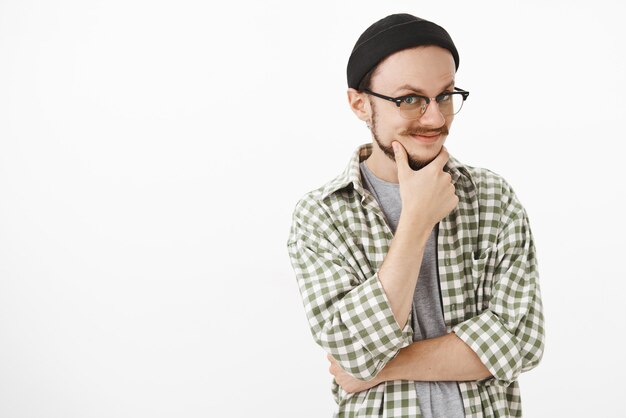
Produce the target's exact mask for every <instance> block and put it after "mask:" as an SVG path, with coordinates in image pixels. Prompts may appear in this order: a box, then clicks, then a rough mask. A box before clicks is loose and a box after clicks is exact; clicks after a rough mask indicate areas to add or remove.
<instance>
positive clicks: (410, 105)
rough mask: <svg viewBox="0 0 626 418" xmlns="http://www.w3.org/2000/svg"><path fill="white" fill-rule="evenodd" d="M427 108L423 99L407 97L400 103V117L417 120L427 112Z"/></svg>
mask: <svg viewBox="0 0 626 418" xmlns="http://www.w3.org/2000/svg"><path fill="white" fill-rule="evenodd" d="M426 106H428V104H427V103H426V99H424V98H422V97H419V96H409V97H405V98H404V100H403V101H402V102H401V103H400V115H401V116H402V117H404V118H406V119H417V118H419V117H420V116H422V114H423V113H424V112H425V111H426Z"/></svg>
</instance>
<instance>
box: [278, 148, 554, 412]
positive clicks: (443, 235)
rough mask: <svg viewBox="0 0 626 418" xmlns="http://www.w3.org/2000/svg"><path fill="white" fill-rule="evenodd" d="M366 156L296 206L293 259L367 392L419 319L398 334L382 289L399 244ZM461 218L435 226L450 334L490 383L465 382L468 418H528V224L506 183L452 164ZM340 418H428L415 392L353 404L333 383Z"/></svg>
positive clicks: (387, 386) (321, 337)
mask: <svg viewBox="0 0 626 418" xmlns="http://www.w3.org/2000/svg"><path fill="white" fill-rule="evenodd" d="M371 152H372V144H371V143H369V144H363V145H360V146H359V147H358V148H357V149H356V151H355V152H354V153H353V156H352V158H351V160H350V162H349V164H348V165H347V167H346V169H345V170H344V172H343V173H342V174H340V175H339V176H337V177H336V178H335V179H334V180H332V181H330V182H329V183H327V184H325V185H324V186H322V187H320V188H318V189H316V190H313V191H311V192H309V193H306V194H305V195H304V196H303V197H302V198H301V199H300V200H299V201H298V203H297V204H296V207H295V210H294V212H293V221H292V226H291V229H290V231H289V237H288V241H287V248H288V252H289V256H290V259H291V264H292V266H293V268H294V271H295V275H296V279H297V284H298V288H299V291H300V295H301V296H302V301H303V304H304V310H305V312H306V317H307V319H308V323H309V326H310V330H311V333H312V335H313V338H314V340H315V342H316V343H317V344H318V345H320V346H321V347H322V348H323V349H324V350H325V351H326V352H327V353H329V354H331V355H332V356H333V357H334V358H335V359H336V360H337V362H338V363H339V365H340V366H341V367H342V368H343V369H344V370H345V371H346V372H348V373H349V374H350V375H352V376H354V377H356V378H358V379H361V380H371V379H373V378H374V377H375V376H376V375H377V374H378V373H379V372H380V371H381V369H383V368H384V367H385V365H386V364H387V362H389V361H390V360H391V359H393V358H394V357H395V356H396V355H397V354H398V352H399V350H400V349H401V348H403V347H406V346H408V345H410V344H412V343H413V341H412V337H413V330H412V328H411V325H410V324H411V315H412V313H410V314H409V315H410V316H409V319H408V321H407V323H406V325H405V326H404V328H400V327H399V325H398V323H397V322H396V320H395V318H394V315H393V312H392V310H391V306H390V304H389V300H388V299H387V296H386V295H385V292H384V290H383V288H382V285H381V282H380V280H379V278H378V270H379V268H380V266H381V264H382V262H383V260H384V258H385V255H386V254H387V251H388V249H389V245H390V242H391V240H392V238H393V233H392V231H391V230H390V228H389V226H388V225H387V223H386V222H385V218H384V215H383V212H382V210H381V208H380V206H379V205H378V202H377V201H376V199H375V198H374V197H373V195H372V194H371V193H370V192H369V191H367V190H366V189H364V187H363V184H362V182H361V175H360V170H359V163H360V162H361V161H363V160H365V159H366V158H367V157H368V156H369V155H370V154H371ZM444 171H447V172H449V173H450V174H451V176H452V181H453V183H454V186H455V188H456V194H457V196H458V197H459V203H458V206H457V207H456V208H455V209H454V210H453V211H452V212H451V213H450V214H448V215H447V216H446V217H445V218H444V219H442V220H441V221H440V223H439V234H438V237H437V257H438V272H439V277H440V286H441V297H442V303H443V314H444V321H445V324H446V329H447V331H448V332H454V333H455V334H456V335H457V336H458V337H459V338H460V339H461V340H463V341H464V342H465V343H466V344H467V345H468V346H469V347H470V348H471V349H472V350H473V351H475V352H476V354H477V355H478V357H479V358H480V360H481V361H482V362H483V363H484V365H485V366H486V367H487V369H489V371H490V372H491V374H492V375H493V376H491V377H489V378H487V379H482V380H478V381H459V382H458V384H459V388H460V390H461V395H462V398H463V405H464V410H465V416H466V417H467V418H495V417H521V416H522V405H521V396H520V389H519V384H518V381H517V378H518V376H519V375H520V373H522V372H525V371H528V370H530V369H532V368H534V367H535V366H537V364H538V363H539V362H540V360H541V358H542V355H543V350H544V339H545V333H544V318H543V312H542V302H541V294H540V289H539V276H538V272H537V259H536V254H535V246H534V243H533V236H532V233H531V230H530V225H529V220H528V215H527V213H526V211H525V209H524V208H523V207H522V205H521V204H520V202H519V200H518V198H517V197H516V195H515V193H514V191H513V189H512V188H511V186H510V185H509V184H508V183H507V182H506V181H505V180H504V179H503V178H502V177H500V176H499V175H497V174H495V173H494V172H492V171H490V170H487V169H484V168H476V167H471V166H467V165H464V164H462V163H460V162H459V161H458V160H457V159H455V158H454V157H452V156H450V157H449V160H448V162H447V163H446V165H445V167H444ZM332 394H333V397H334V399H335V402H336V403H337V405H338V410H337V411H336V413H335V414H334V417H335V418H337V417H363V418H365V417H389V418H391V417H398V418H399V417H422V414H421V410H420V406H419V402H418V399H417V393H416V389H415V384H414V382H413V381H407V380H394V381H387V382H384V383H381V384H379V385H377V386H374V387H372V388H370V389H368V390H365V391H362V392H356V393H348V392H346V391H344V390H343V389H342V388H341V387H340V386H339V385H338V384H337V382H336V381H335V380H334V379H333V381H332Z"/></svg>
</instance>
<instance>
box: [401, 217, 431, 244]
mask: <svg viewBox="0 0 626 418" xmlns="http://www.w3.org/2000/svg"><path fill="white" fill-rule="evenodd" d="M434 227H435V225H431V224H429V223H426V222H424V220H423V219H422V218H421V217H420V216H416V215H414V214H413V213H412V212H405V211H403V212H400V219H399V220H398V227H397V229H396V234H397V233H400V234H404V235H405V236H410V237H411V239H412V240H414V241H415V242H416V243H417V244H418V245H420V246H423V245H425V244H426V241H428V237H429V236H430V233H431V232H432V230H433V228H434Z"/></svg>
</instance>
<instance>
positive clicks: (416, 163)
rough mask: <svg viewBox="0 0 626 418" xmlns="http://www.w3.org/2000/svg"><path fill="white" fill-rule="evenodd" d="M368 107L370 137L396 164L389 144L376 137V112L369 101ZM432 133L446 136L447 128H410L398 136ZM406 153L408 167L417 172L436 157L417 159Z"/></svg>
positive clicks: (394, 155)
mask: <svg viewBox="0 0 626 418" xmlns="http://www.w3.org/2000/svg"><path fill="white" fill-rule="evenodd" d="M370 105H371V107H372V123H371V127H370V129H371V131H372V136H373V137H374V141H376V143H377V144H378V147H379V148H380V149H381V150H382V152H383V153H384V154H385V155H386V156H387V157H388V158H389V159H390V160H391V161H393V162H394V163H395V162H396V154H395V153H394V151H393V147H392V146H391V142H390V143H389V145H385V144H383V143H382V142H381V141H380V138H379V136H378V132H377V130H376V119H377V118H376V110H375V109H374V103H373V102H372V101H371V100H370ZM434 133H439V134H441V135H448V127H447V126H446V125H443V126H442V127H441V128H438V129H424V128H412V129H405V130H404V131H402V132H400V135H405V136H410V135H423V134H426V135H432V134H434ZM411 140H413V138H411ZM406 153H407V161H408V163H409V167H411V169H412V170H414V171H417V170H421V169H422V168H424V167H426V166H427V165H428V164H430V162H431V161H433V160H434V159H435V158H436V157H437V156H436V155H435V156H434V157H433V158H431V159H419V158H416V157H413V156H412V155H411V154H409V152H408V151H406Z"/></svg>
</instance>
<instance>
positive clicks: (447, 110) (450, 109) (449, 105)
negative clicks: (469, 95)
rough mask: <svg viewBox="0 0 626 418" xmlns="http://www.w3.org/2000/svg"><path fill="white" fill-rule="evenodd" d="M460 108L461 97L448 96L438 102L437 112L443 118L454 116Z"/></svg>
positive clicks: (461, 103)
mask: <svg viewBox="0 0 626 418" xmlns="http://www.w3.org/2000/svg"><path fill="white" fill-rule="evenodd" d="M462 107H463V96H462V95H460V94H449V95H447V96H444V97H443V98H442V99H441V101H440V102H439V111H440V112H441V113H442V114H443V115H444V116H450V115H456V114H457V113H459V110H461V108H462Z"/></svg>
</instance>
